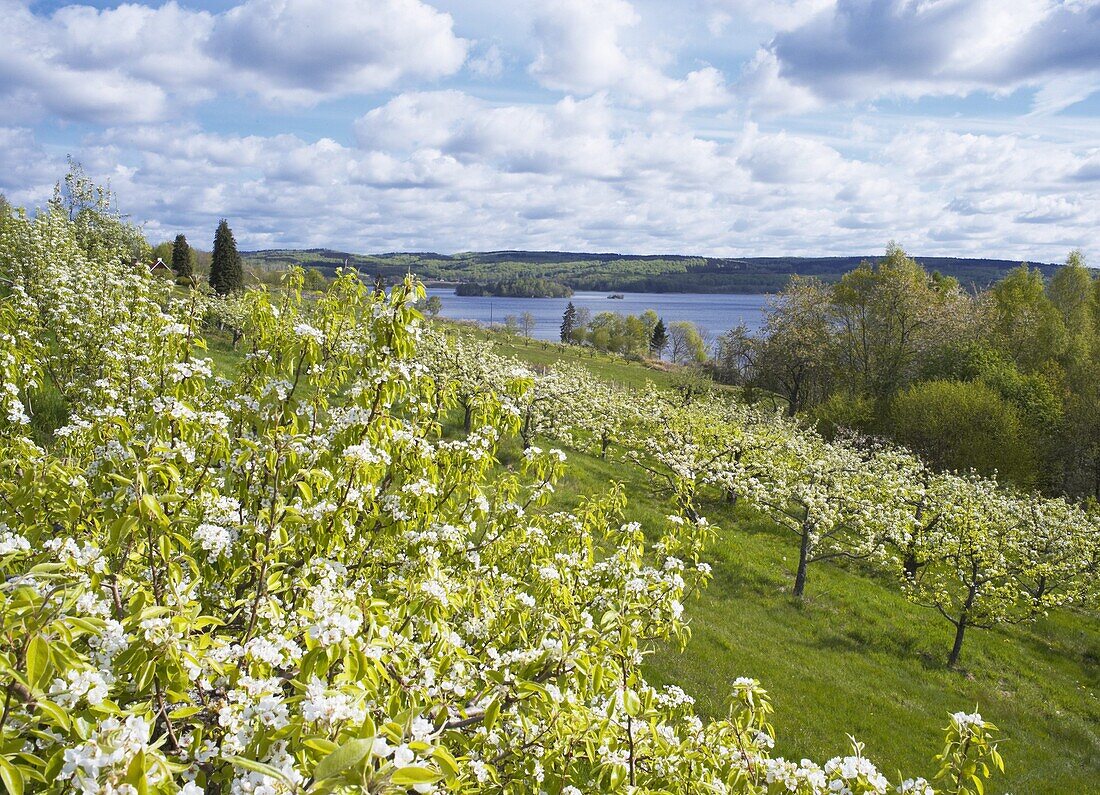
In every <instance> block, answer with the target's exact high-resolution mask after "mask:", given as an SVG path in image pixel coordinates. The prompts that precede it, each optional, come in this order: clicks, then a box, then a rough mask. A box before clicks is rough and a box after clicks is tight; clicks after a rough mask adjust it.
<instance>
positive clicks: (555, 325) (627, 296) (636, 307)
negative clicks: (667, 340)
mask: <svg viewBox="0 0 1100 795" xmlns="http://www.w3.org/2000/svg"><path fill="white" fill-rule="evenodd" d="M428 295H429V296H432V295H438V296H439V298H440V300H441V301H442V302H443V311H442V312H441V314H442V315H443V317H448V318H451V319H453V320H476V321H477V322H478V323H482V324H485V325H488V324H489V323H504V322H505V321H504V319H505V318H506V317H507V316H508V315H515V316H516V318H517V320H518V318H519V316H520V315H521V314H523V313H524V312H530V313H531V314H532V315H534V316H535V328H534V329H533V330H532V332H531V336H532V337H536V338H537V339H540V340H555V341H556V340H558V339H560V329H561V317H562V314H563V313H564V312H565V306H566V304H568V303H569V302H570V301H572V302H573V306H575V307H577V309H581V308H582V307H583V308H586V309H588V311H590V312H591V313H592V314H593V315H596V314H597V313H599V312H618V313H619V314H624V315H640V314H641V313H642V312H644V311H646V310H647V309H652V310H654V311H655V312H656V313H657V314H658V315H660V316H661V317H662V318H663V319H664V321H665V325H668V324H669V323H671V322H673V321H676V320H690V321H691V322H692V323H695V324H696V325H697V326H698V327H699V329H700V330H701V331H704V332H706V333H707V334H709V335H710V336H711V337H713V338H717V337H718V336H720V335H722V334H724V333H725V332H726V331H728V330H729V329H731V328H734V327H735V326H737V325H740V324H741V323H744V324H745V325H746V326H748V328H749V330H750V331H756V330H758V329H759V328H760V325H761V323H762V322H763V314H762V310H763V308H764V302H765V300H767V296H766V295H759V294H755V295H731V294H728V293H719V294H714V293H621V295H622V298H621V299H617V298H608V297H607V296H608V295H609V294H608V293H605V292H577V293H574V294H573V297H572V298H496V297H492V298H490V297H481V296H464V295H455V291H454V288H451V287H429V288H428Z"/></svg>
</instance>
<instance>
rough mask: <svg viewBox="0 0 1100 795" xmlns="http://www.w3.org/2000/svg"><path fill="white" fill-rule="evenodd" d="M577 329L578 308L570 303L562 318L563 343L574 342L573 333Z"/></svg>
mask: <svg viewBox="0 0 1100 795" xmlns="http://www.w3.org/2000/svg"><path fill="white" fill-rule="evenodd" d="M576 328H577V308H576V307H575V306H573V302H572V301H570V302H569V304H568V306H566V307H565V314H563V315H562V317H561V341H562V342H572V341H573V331H574V330H575V329H576Z"/></svg>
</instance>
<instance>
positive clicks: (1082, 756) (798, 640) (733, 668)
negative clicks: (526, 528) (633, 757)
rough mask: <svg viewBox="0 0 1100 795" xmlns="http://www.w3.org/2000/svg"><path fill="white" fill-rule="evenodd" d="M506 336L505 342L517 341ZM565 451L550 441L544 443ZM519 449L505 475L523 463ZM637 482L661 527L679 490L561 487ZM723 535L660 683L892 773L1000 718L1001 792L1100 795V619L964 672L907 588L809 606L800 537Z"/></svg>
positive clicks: (590, 362) (819, 578)
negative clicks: (735, 684)
mask: <svg viewBox="0 0 1100 795" xmlns="http://www.w3.org/2000/svg"><path fill="white" fill-rule="evenodd" d="M502 337H503V339H502ZM490 339H492V340H493V341H494V342H495V345H496V347H497V350H498V352H500V353H502V354H507V355H515V356H517V357H518V358H520V359H522V360H524V361H527V362H529V363H531V364H535V365H547V364H552V363H554V362H555V361H559V360H561V359H562V358H563V354H564V355H565V356H569V355H570V354H572V353H573V351H571V350H569V349H564V350H563V349H562V348H561V347H559V346H554V345H546V346H543V345H542V344H541V343H538V342H534V341H532V342H531V343H530V344H525V343H524V342H523V341H522V340H515V339H509V338H507V337H504V335H493V336H492V337H491V338H490ZM210 355H211V357H212V358H213V359H214V360H215V362H216V364H217V365H218V367H219V368H221V369H222V370H223V372H224V373H226V374H229V373H232V372H233V371H234V370H235V369H236V366H237V362H238V361H239V357H240V355H241V354H240V352H239V351H234V350H232V347H231V345H230V344H229V340H228V339H227V338H226V339H222V338H218V337H215V338H212V339H211V340H210ZM574 358H575V361H577V362H579V363H581V364H584V365H585V366H587V367H590V368H591V369H592V371H593V372H594V373H595V374H597V375H599V376H601V377H603V378H606V379H608V380H612V381H615V382H617V383H621V384H624V385H630V386H641V385H643V384H644V383H645V382H646V381H653V382H654V383H656V384H658V385H660V386H670V385H671V384H672V383H673V382H674V381H673V379H674V376H673V375H671V374H669V373H664V372H661V371H655V370H652V369H649V368H647V367H645V366H643V365H641V364H637V363H631V362H626V361H624V360H622V359H617V358H614V357H610V356H601V355H596V356H589V355H587V353H584V352H580V353H579V355H576V356H575V357H574ZM540 444H543V445H544V446H554V443H553V442H551V441H545V442H540ZM519 454H520V450H519V447H518V443H517V442H516V441H515V440H510V441H509V442H508V443H507V444H506V445H505V447H504V449H503V450H502V451H501V459H502V462H503V463H504V464H505V465H508V464H509V463H510V462H515V461H517V460H518V458H519ZM613 483H622V484H623V485H624V488H625V491H626V494H627V496H628V499H629V505H628V508H627V517H626V518H627V519H628V520H635V521H639V522H641V523H642V524H643V526H645V527H647V528H650V529H657V528H659V527H661V526H662V524H663V522H664V518H665V517H666V516H667V515H668V514H669V513H671V512H672V508H671V505H670V504H669V503H668V502H667V500H666V496H665V495H663V494H662V493H660V492H659V491H657V490H655V486H654V483H653V481H652V480H651V479H650V478H649V477H647V476H646V475H645V474H644V473H643V472H642V471H641V470H640V469H638V468H637V467H635V466H633V465H631V464H628V463H624V462H623V461H621V460H619V459H617V457H616V456H615V455H614V453H613V454H612V455H611V456H610V457H609V458H608V459H606V460H604V459H599V458H596V457H593V456H590V455H587V454H584V453H580V452H577V451H570V452H569V466H568V468H567V474H566V476H565V477H564V479H563V480H562V482H560V483H559V484H558V486H557V491H556V493H555V496H554V499H553V503H554V506H555V507H558V508H569V507H572V506H574V505H576V504H577V503H578V502H579V500H580V499H581V498H583V497H584V496H586V495H590V494H594V493H599V492H603V491H605V490H607V489H608V488H610V487H611V485H612V484H613ZM703 507H704V509H705V512H706V513H707V515H708V517H709V518H710V520H711V521H712V522H713V523H714V524H716V525H717V526H718V527H719V528H720V531H719V533H718V537H717V539H716V541H715V543H714V544H713V546H712V547H711V548H710V549H709V550H708V555H707V559H708V561H709V562H710V563H711V564H712V565H713V568H714V580H713V582H711V583H710V585H709V586H708V587H707V588H706V589H705V590H704V591H703V593H702V594H701V596H700V597H699V598H698V599H695V600H692V601H691V602H690V603H689V604H688V605H687V615H688V617H689V619H690V621H691V626H692V638H691V640H690V642H689V643H688V644H687V646H686V648H684V649H682V650H681V649H680V648H679V647H678V646H677V647H666V648H662V649H660V650H658V651H657V652H656V653H655V654H653V655H652V656H650V657H649V658H648V660H647V662H646V665H645V668H646V674H647V676H648V677H649V679H650V680H651V681H652V682H653V683H655V684H677V685H679V686H681V687H683V688H684V690H686V691H687V692H688V693H689V694H690V695H692V696H693V697H694V698H695V699H696V703H697V707H698V709H699V711H700V712H701V713H702V714H703V715H706V716H710V717H718V716H721V715H722V714H723V713H724V711H725V708H726V705H725V698H726V693H727V692H728V686H729V683H730V682H732V680H733V679H735V678H736V677H738V676H753V677H755V678H757V679H759V680H761V682H762V683H763V684H764V686H765V687H766V688H767V689H768V690H769V692H770V693H771V695H772V699H773V703H774V705H775V707H776V714H775V724H776V727H777V732H778V742H777V746H776V753H778V754H781V755H784V756H786V757H788V758H794V759H799V758H802V757H809V758H812V759H814V760H817V761H819V762H823V761H824V760H826V759H828V758H830V757H832V756H834V755H838V754H845V753H847V751H848V739H847V736H846V735H847V734H848V733H851V734H852V735H854V736H855V737H857V738H858V739H859V740H861V741H863V742H864V743H865V744H866V752H867V753H868V754H869V755H870V757H871V758H872V759H874V760H875V761H876V763H878V764H879V766H880V768H881V769H883V770H884V771H886V772H888V773H890V774H891V775H893V774H895V773H896V772H897V771H898V770H901V771H903V772H904V773H905V774H906V775H924V776H926V777H931V776H932V775H933V774H934V773H935V766H934V764H933V762H932V756H933V755H934V754H935V753H936V752H937V751H938V750H939V744H940V741H941V738H942V729H943V727H944V726H945V725H946V722H947V719H948V718H947V716H948V714H949V713H951V712H955V711H958V710H966V711H970V710H972V709H973V708H974V706H975V705H977V706H978V707H979V709H980V711H981V712H982V714H983V716H985V718H986V719H987V720H992V721H993V722H994V723H996V724H997V725H998V726H999V727H1000V729H1001V732H1002V734H1003V735H1004V736H1005V738H1006V740H1005V742H1004V744H1003V746H1002V750H1003V752H1004V756H1005V758H1006V762H1007V766H1008V770H1007V773H1006V774H1005V775H1004V776H999V777H997V778H996V779H994V781H993V782H992V785H991V786H990V788H989V789H988V790H987V791H988V792H992V793H997V792H1000V793H1015V794H1016V795H1025V793H1026V794H1030V793H1035V794H1036V795H1045V794H1046V793H1050V794H1051V795H1053V794H1054V793H1058V794H1059V795H1068V794H1070V793H1073V794H1076V793H1082V794H1084V793H1100V701H1098V699H1097V690H1098V686H1100V619H1098V618H1097V617H1096V616H1095V615H1084V614H1079V613H1071V612H1068V611H1059V612H1057V613H1054V614H1052V615H1051V616H1050V617H1048V618H1046V619H1043V620H1041V621H1039V622H1037V623H1035V624H1031V625H1026V626H1020V627H1009V628H1005V629H998V630H991V631H971V633H970V634H968V636H967V639H966V646H965V648H964V650H963V658H962V665H961V668H960V669H959V670H949V669H948V668H947V667H946V665H945V663H944V659H945V657H946V654H947V651H948V648H949V646H950V642H951V631H950V630H951V627H950V626H949V625H948V624H947V622H945V621H944V620H942V619H941V618H940V617H939V616H938V614H936V613H934V612H933V611H929V610H925V609H924V608H921V607H918V606H915V605H912V604H910V603H909V602H907V601H906V600H905V598H904V596H903V595H902V594H901V592H900V590H899V589H898V587H897V586H896V584H895V583H893V582H892V581H890V580H889V579H888V578H885V577H882V576H881V575H875V574H873V573H871V572H868V571H864V570H861V569H859V568H854V567H853V568H850V569H849V568H844V567H841V566H837V565H831V564H816V565H815V566H813V567H811V569H810V579H809V583H808V585H807V592H806V598H805V600H804V601H803V602H801V603H799V602H797V601H796V600H794V599H793V598H792V597H791V596H790V588H791V584H792V582H793V574H794V571H793V569H794V564H795V561H796V554H797V547H796V545H795V542H794V540H793V536H787V535H785V534H784V531H782V530H781V529H779V528H778V527H777V526H775V525H774V524H772V523H771V522H769V521H767V520H766V519H765V518H763V517H761V516H759V515H757V514H754V513H752V512H751V511H748V510H745V509H744V508H734V507H732V506H730V505H728V504H727V503H725V502H724V501H722V500H718V499H716V500H714V501H711V502H705V503H704V505H703Z"/></svg>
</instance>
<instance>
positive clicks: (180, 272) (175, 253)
mask: <svg viewBox="0 0 1100 795" xmlns="http://www.w3.org/2000/svg"><path fill="white" fill-rule="evenodd" d="M172 270H174V271H175V272H176V277H177V278H184V279H190V278H191V277H192V276H193V273H192V270H191V246H189V245H187V238H186V237H184V236H183V235H176V242H175V243H173V244H172Z"/></svg>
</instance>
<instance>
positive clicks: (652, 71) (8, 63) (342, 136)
mask: <svg viewBox="0 0 1100 795" xmlns="http://www.w3.org/2000/svg"><path fill="white" fill-rule="evenodd" d="M0 42H3V45H2V46H0V192H3V193H4V194H5V195H6V197H7V198H8V199H9V201H11V202H12V203H14V204H19V205H24V206H27V207H29V208H32V207H35V206H41V205H42V204H43V203H44V202H45V201H46V200H47V199H48V198H49V196H50V194H51V191H52V186H53V184H54V183H55V182H56V181H57V180H58V179H59V178H60V177H61V176H62V175H63V174H64V172H65V170H66V156H67V155H71V156H72V157H73V158H74V159H76V160H78V161H79V162H81V163H82V164H83V166H84V168H85V170H86V171H87V172H88V174H89V175H91V176H92V177H94V178H96V179H97V180H100V181H102V182H109V184H110V186H111V188H112V189H113V190H114V192H115V193H116V195H117V197H118V202H119V206H120V207H121V208H122V210H123V211H124V212H126V213H127V214H128V215H130V217H131V218H132V219H133V220H135V221H136V222H138V223H140V224H142V225H143V226H144V228H145V231H146V235H147V237H149V239H150V240H152V241H154V242H156V241H160V240H166V239H171V238H173V237H174V236H175V235H176V234H177V233H180V232H182V233H184V234H186V235H187V237H188V239H189V240H190V241H191V242H192V244H193V245H196V246H198V247H201V248H209V247H210V241H211V240H212V238H213V233H214V229H215V227H216V225H217V222H218V219H219V218H222V217H224V218H227V219H229V222H230V225H231V226H232V228H233V230H234V232H235V234H236V237H237V241H238V244H239V246H240V247H241V248H242V249H259V248H284V247H287V248H289V247H293V248H305V247H330V248H337V249H342V250H346V251H353V252H357V253H375V252H385V251H438V252H443V253H451V252H456V251H482V250H496V249H534V250H572V251H617V252H624V253H683V254H704V255H712V256H751V255H761V256H764V255H782V254H787V255H808V256H815V255H837V254H868V253H874V252H879V251H882V250H883V249H884V247H885V246H886V244H887V242H888V241H890V240H896V241H897V242H898V243H900V244H901V245H902V246H903V247H905V248H906V249H907V250H908V251H910V252H911V253H916V254H924V255H929V256H931V255H942V256H986V257H1003V258H1007V259H1016V260H1025V259H1026V260H1029V261H1032V262H1035V261H1046V262H1056V261H1061V260H1064V259H1065V256H1066V254H1067V252H1069V251H1070V250H1071V249H1074V248H1081V249H1082V250H1083V251H1084V252H1085V254H1086V256H1087V257H1090V264H1093V265H1096V264H1100V0H1064V2H1053V1H1052V0H772V1H771V2H753V0H665V1H664V2H655V1H653V2H651V1H650V0H632V1H631V0H530V1H528V0H497V1H496V2H490V1H489V0H245V1H244V2H231V1H224V2H222V1H217V0H210V1H208V2H198V1H197V0H196V2H182V3H177V2H168V3H149V4H123V5H119V4H115V3H84V4H73V5H70V4H67V3H64V2H56V1H53V0H50V1H40V2H30V1H29V0H0Z"/></svg>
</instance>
